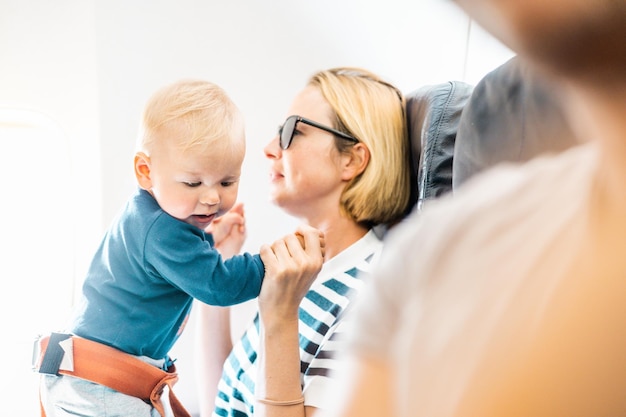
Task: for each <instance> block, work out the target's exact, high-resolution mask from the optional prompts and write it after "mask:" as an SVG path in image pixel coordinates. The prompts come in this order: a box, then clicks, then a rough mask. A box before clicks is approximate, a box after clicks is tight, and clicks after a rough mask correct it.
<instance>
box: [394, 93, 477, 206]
mask: <svg viewBox="0 0 626 417" xmlns="http://www.w3.org/2000/svg"><path fill="white" fill-rule="evenodd" d="M472 91H473V86H472V85H470V84H467V83H465V82H461V81H448V82H445V83H440V84H433V85H426V86H423V87H420V88H418V89H416V90H414V91H413V92H411V93H409V94H408V95H407V96H406V113H407V124H408V130H409V140H410V141H411V163H412V169H411V171H412V172H411V174H412V176H413V178H412V182H411V183H412V184H414V185H415V187H413V189H412V190H411V192H412V200H411V202H412V205H411V207H414V206H417V209H418V210H420V209H421V207H422V205H423V203H424V202H425V201H426V200H429V199H432V198H436V197H439V196H441V195H444V194H446V193H448V192H450V191H451V190H452V175H453V173H452V166H453V156H454V144H455V141H456V135H457V130H458V126H459V122H460V119H461V114H462V112H463V108H464V107H465V105H466V103H467V102H468V100H469V98H470V96H471V94H472Z"/></svg>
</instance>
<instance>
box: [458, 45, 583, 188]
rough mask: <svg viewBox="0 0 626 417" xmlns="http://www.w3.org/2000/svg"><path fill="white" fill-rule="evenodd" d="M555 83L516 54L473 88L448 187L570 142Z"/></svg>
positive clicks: (568, 129) (569, 131)
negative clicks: (496, 166)
mask: <svg viewBox="0 0 626 417" xmlns="http://www.w3.org/2000/svg"><path fill="white" fill-rule="evenodd" d="M559 94H560V91H559V87H558V86H557V85H555V84H554V83H553V82H551V81H548V80H547V79H544V77H543V76H541V74H538V73H537V72H536V71H535V70H534V69H533V68H531V67H529V66H528V65H525V63H524V62H522V61H521V60H520V59H519V58H518V57H514V58H512V59H510V60H509V61H507V62H505V63H504V64H503V65H501V66H500V67H498V68H496V69H495V70H493V71H491V72H490V73H488V74H487V75H486V76H485V77H484V78H483V79H482V80H481V81H480V82H479V83H478V84H476V87H475V88H474V92H473V93H472V96H471V98H470V100H469V102H468V103H467V105H466V107H465V109H464V111H463V114H462V116H461V120H460V122H459V131H458V135H457V139H456V143H455V149H454V155H455V158H454V162H453V188H455V189H456V188H458V187H459V186H460V185H461V184H462V183H463V182H465V181H466V180H467V179H468V178H469V177H471V176H473V175H475V174H476V173H478V172H480V171H483V170H485V169H487V168H489V167H491V166H493V165H495V164H497V163H499V162H504V161H510V162H523V161H527V160H529V159H531V158H533V157H535V156H537V155H539V154H542V153H545V152H550V151H561V150H564V149H566V148H568V147H570V146H572V145H574V144H576V143H577V142H576V140H575V139H574V134H573V133H572V131H571V129H570V126H569V123H568V122H567V121H566V119H565V117H564V113H563V110H562V105H561V104H559V100H561V99H560V97H559Z"/></svg>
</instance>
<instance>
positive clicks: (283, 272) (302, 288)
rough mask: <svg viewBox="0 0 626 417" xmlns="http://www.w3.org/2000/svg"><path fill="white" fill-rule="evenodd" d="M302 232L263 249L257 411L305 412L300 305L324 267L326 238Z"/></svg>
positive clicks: (293, 415) (272, 415)
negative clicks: (301, 368) (263, 270)
mask: <svg viewBox="0 0 626 417" xmlns="http://www.w3.org/2000/svg"><path fill="white" fill-rule="evenodd" d="M298 233H299V234H300V235H301V236H300V238H301V240H300V238H299V237H298V236H296V235H290V236H287V237H285V238H284V239H282V240H279V241H277V242H275V243H274V244H273V245H272V247H271V249H270V248H269V247H264V248H262V249H261V258H262V259H263V262H264V264H265V268H266V274H265V279H264V281H263V286H262V288H261V294H260V295H259V316H260V320H261V324H260V326H261V328H260V345H259V356H258V359H257V363H258V373H257V381H256V397H257V401H256V404H255V415H257V416H269V417H282V416H288V417H299V416H305V415H306V414H305V407H304V398H303V396H302V385H301V382H300V344H299V333H298V310H299V306H300V302H301V301H302V299H303V297H304V296H305V295H306V293H307V291H308V289H309V287H310V285H311V284H312V283H313V281H314V280H315V278H316V276H317V274H318V272H319V271H320V269H321V267H322V264H323V243H322V242H323V238H321V235H320V232H319V231H317V230H315V229H311V228H307V229H301V230H300V231H299V232H298ZM309 411H312V409H310V410H309ZM309 415H310V414H309Z"/></svg>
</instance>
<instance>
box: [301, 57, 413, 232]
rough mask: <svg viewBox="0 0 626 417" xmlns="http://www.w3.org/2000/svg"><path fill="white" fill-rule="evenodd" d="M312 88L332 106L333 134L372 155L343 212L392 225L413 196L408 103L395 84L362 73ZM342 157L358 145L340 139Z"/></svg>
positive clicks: (346, 73)
mask: <svg viewBox="0 0 626 417" xmlns="http://www.w3.org/2000/svg"><path fill="white" fill-rule="evenodd" d="M309 85H311V86H314V87H317V88H319V89H320V91H321V93H322V95H323V96H324V98H325V99H326V101H328V103H329V104H330V107H331V108H332V110H333V112H334V115H333V118H334V119H335V126H334V128H336V129H338V130H339V131H342V132H346V133H348V134H350V135H352V136H354V137H355V138H357V139H358V140H359V142H361V143H363V144H364V145H365V146H367V148H368V149H369V151H370V161H369V164H368V166H367V167H366V168H365V170H364V171H363V173H362V174H361V175H359V176H358V177H356V178H354V179H353V180H352V182H350V183H349V184H348V185H347V186H346V188H345V189H344V191H343V193H342V195H341V201H340V204H341V209H342V211H343V212H344V213H346V214H347V215H348V216H349V217H350V218H352V219H353V220H355V221H357V222H359V223H363V224H367V225H376V224H393V223H394V222H396V221H398V220H399V219H400V218H402V217H403V216H404V215H405V214H406V211H407V206H408V203H409V194H410V189H411V188H410V168H409V155H410V152H409V139H408V130H407V126H406V118H405V114H404V113H405V99H404V96H403V94H402V93H401V92H400V91H399V90H398V89H397V88H396V87H394V86H393V85H392V84H390V83H388V82H386V81H384V80H383V79H381V78H380V77H378V76H377V75H375V74H373V73H372V72H369V71H367V70H364V69H361V68H351V67H342V68H333V69H329V70H326V71H320V72H318V73H316V74H314V75H313V76H312V77H311V79H310V80H309ZM335 143H336V145H337V149H338V150H339V151H340V152H343V151H346V150H347V149H348V148H349V147H350V146H352V145H353V144H352V143H351V142H348V141H345V140H340V139H337V140H336V141H335Z"/></svg>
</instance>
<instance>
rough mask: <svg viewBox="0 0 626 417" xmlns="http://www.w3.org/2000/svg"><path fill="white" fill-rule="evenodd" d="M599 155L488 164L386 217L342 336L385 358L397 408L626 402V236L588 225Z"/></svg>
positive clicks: (614, 412)
mask: <svg viewBox="0 0 626 417" xmlns="http://www.w3.org/2000/svg"><path fill="white" fill-rule="evenodd" d="M598 159H599V158H598V151H597V149H596V145H594V144H585V145H581V146H578V147H576V148H573V149H571V150H569V151H566V152H564V153H562V154H560V155H558V156H555V157H545V158H540V159H537V160H534V161H531V162H530V163H527V164H525V165H524V166H519V167H511V166H503V167H499V168H495V169H493V170H491V171H488V172H486V173H484V174H483V175H480V176H478V177H477V178H476V179H474V180H472V181H470V182H468V183H467V184H466V185H464V186H463V187H462V188H461V189H460V190H459V192H458V193H456V194H455V195H454V196H453V197H446V198H443V199H442V200H439V201H435V202H432V203H431V204H430V206H428V207H426V208H425V210H424V211H422V212H421V213H417V214H414V215H413V216H412V217H411V218H410V219H408V220H407V221H406V222H404V223H403V224H401V225H400V226H398V227H397V228H395V229H392V230H391V232H390V234H389V235H388V237H387V238H386V246H385V247H386V249H385V251H384V252H383V256H382V258H381V261H380V263H379V264H378V265H377V267H376V268H375V271H374V274H373V276H372V280H371V281H370V282H371V284H370V285H368V286H366V289H365V291H364V294H363V296H362V297H361V298H360V299H359V302H358V306H357V310H356V311H355V312H356V313H357V314H358V320H357V322H356V323H355V325H356V328H355V329H354V331H353V332H352V333H351V338H352V340H351V343H352V344H353V346H352V349H355V350H357V351H361V352H366V353H367V354H369V355H372V354H373V355H377V356H378V357H383V358H385V359H387V360H389V361H390V362H391V363H393V368H394V373H395V375H394V378H395V382H396V383H397V386H395V387H393V392H395V393H396V394H397V404H398V408H399V409H398V410H397V414H398V415H400V416H418V415H419V416H429V417H433V416H468V417H469V416H471V417H475V416H480V417H496V416H498V417H504V416H506V417H514V416H526V417H527V416H533V417H539V416H545V417H557V416H563V417H566V416H567V417H572V416H578V415H580V416H589V417H591V416H594V417H595V416H618V415H619V416H625V415H626V236H624V239H623V240H622V241H621V242H618V243H617V244H611V245H603V243H604V242H603V241H602V240H600V239H597V236H596V235H597V233H596V234H595V235H594V234H593V233H590V232H592V231H593V230H592V229H593V225H594V224H596V223H595V222H596V221H598V219H595V218H593V217H592V213H597V212H598V211H597V210H598V201H597V200H596V199H594V184H596V181H598V180H599V178H598V175H597V168H598V163H599V162H598ZM624 181H625V184H626V178H625V179H624ZM625 188H626V187H625ZM601 211H602V210H601V207H600V212H601ZM624 218H626V213H624ZM620 227H623V224H621V225H620ZM612 243H615V241H613V242H612ZM352 349H351V350H352ZM389 415H395V412H394V411H392V410H390V413H389Z"/></svg>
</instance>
